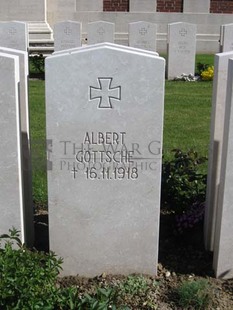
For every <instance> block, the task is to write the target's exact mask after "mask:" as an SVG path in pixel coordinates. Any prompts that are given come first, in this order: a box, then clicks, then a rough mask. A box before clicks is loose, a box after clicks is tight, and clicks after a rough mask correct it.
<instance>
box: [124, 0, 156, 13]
mask: <svg viewBox="0 0 233 310" xmlns="http://www.w3.org/2000/svg"><path fill="white" fill-rule="evenodd" d="M156 7H157V0H130V2H129V11H130V12H156Z"/></svg>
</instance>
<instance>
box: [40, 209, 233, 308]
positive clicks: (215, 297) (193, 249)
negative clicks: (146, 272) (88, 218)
mask: <svg viewBox="0 0 233 310" xmlns="http://www.w3.org/2000/svg"><path fill="white" fill-rule="evenodd" d="M173 223H174V218H173V215H171V214H161V224H160V247H159V265H158V275H157V277H155V278H151V277H148V279H149V280H150V281H149V282H150V283H151V290H150V291H148V292H147V295H146V296H138V298H135V296H134V297H132V298H130V297H128V300H127V305H128V307H129V309H164V310H169V309H184V308H182V307H180V306H179V299H178V296H177V288H178V287H179V286H180V284H181V283H182V282H183V281H185V280H190V281H192V280H198V279H207V280H208V281H209V284H210V286H209V287H210V291H211V304H210V306H209V307H206V308H205V309H216V310H220V309H228V310H233V279H230V280H220V279H216V278H215V277H214V273H213V270H212V260H213V257H212V253H209V252H206V251H205V249H204V245H203V241H202V236H203V233H202V229H203V228H202V225H199V226H198V227H196V228H195V229H192V230H187V231H186V232H185V233H184V234H182V235H178V234H176V233H175V230H174V227H173ZM35 239H36V243H35V247H36V248H37V249H38V250H42V251H48V250H49V242H48V215H47V212H46V211H39V212H37V214H36V215H35ZM125 278H126V277H124V276H121V275H117V276H116V275H114V276H112V275H105V274H103V275H99V276H98V277H95V278H93V279H86V278H82V277H79V276H78V275H77V276H76V277H74V276H70V277H64V278H61V279H59V285H61V286H70V285H76V286H77V287H79V289H80V292H81V293H82V292H86V291H87V292H90V291H92V290H93V289H94V288H95V287H96V286H99V287H108V286H109V285H110V286H113V287H114V286H115V285H116V284H119V283H120V282H121V281H124V280H125ZM154 281H157V282H158V285H157V286H156V290H155V288H154V286H153V287H152V284H153V283H154ZM148 298H150V300H152V301H153V302H154V303H156V305H157V308H152V307H151V306H150V305H149V304H148V302H147V299H148ZM187 309H195V308H192V307H189V308H187Z"/></svg>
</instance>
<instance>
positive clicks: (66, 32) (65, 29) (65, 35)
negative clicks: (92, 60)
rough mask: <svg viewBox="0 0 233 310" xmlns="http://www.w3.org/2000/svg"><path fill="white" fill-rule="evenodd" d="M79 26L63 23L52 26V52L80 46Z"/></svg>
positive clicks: (78, 24)
mask: <svg viewBox="0 0 233 310" xmlns="http://www.w3.org/2000/svg"><path fill="white" fill-rule="evenodd" d="M81 28H82V27H81V24H80V23H78V22H73V21H64V22H60V23H57V24H55V25H54V51H61V50H67V49H70V48H75V47H79V46H81V36H82V30H81Z"/></svg>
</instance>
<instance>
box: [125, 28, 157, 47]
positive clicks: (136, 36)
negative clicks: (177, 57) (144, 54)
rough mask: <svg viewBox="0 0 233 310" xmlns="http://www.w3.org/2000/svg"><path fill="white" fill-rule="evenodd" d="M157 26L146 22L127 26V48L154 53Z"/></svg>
mask: <svg viewBox="0 0 233 310" xmlns="http://www.w3.org/2000/svg"><path fill="white" fill-rule="evenodd" d="M156 33H157V26H156V25H155V24H152V23H147V22H136V23H130V24H129V46H132V47H136V48H141V49H145V50H149V51H156Z"/></svg>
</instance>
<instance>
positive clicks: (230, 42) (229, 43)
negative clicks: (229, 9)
mask: <svg viewBox="0 0 233 310" xmlns="http://www.w3.org/2000/svg"><path fill="white" fill-rule="evenodd" d="M220 45H221V51H222V52H229V51H232V50H233V24H227V25H222V26H221V29H220Z"/></svg>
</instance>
